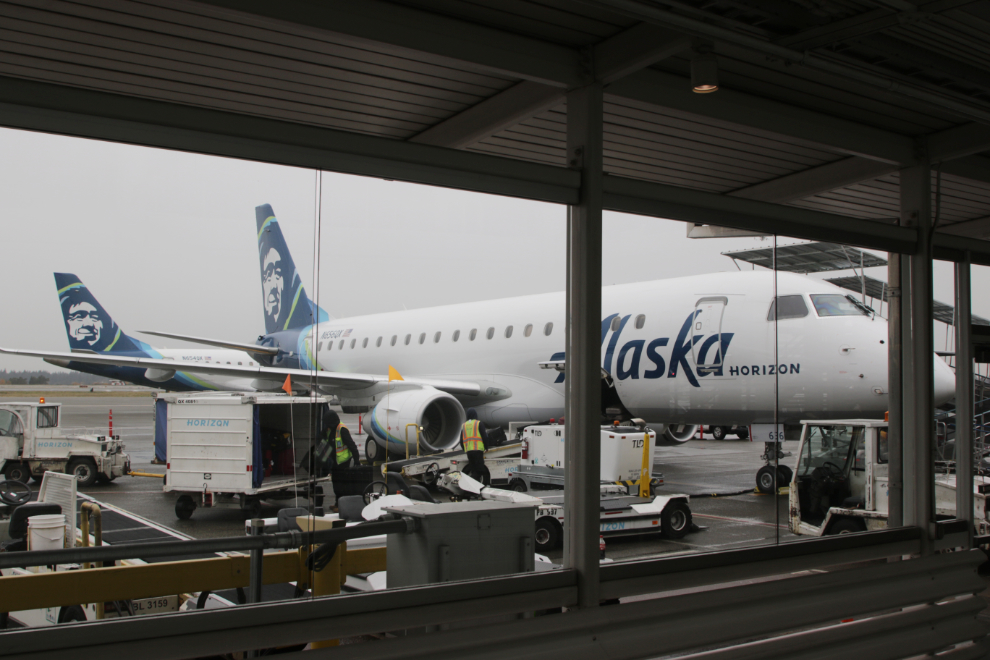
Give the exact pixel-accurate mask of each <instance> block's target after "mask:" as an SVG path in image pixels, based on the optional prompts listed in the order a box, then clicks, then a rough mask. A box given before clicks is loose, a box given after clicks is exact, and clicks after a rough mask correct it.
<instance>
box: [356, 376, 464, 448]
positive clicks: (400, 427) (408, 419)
mask: <svg viewBox="0 0 990 660" xmlns="http://www.w3.org/2000/svg"><path fill="white" fill-rule="evenodd" d="M369 417H370V419H369V421H368V422H367V427H366V428H367V429H368V433H370V434H371V435H373V436H374V437H375V438H377V439H378V441H379V443H380V444H382V445H384V446H385V447H387V448H388V450H389V451H391V452H392V453H396V454H403V455H404V454H405V453H406V425H407V424H415V425H417V426H419V427H421V428H422V429H423V430H422V431H421V432H420V435H419V446H420V452H426V453H433V452H438V451H446V450H447V449H451V448H452V447H453V446H454V445H456V444H457V443H458V442H459V441H460V439H461V427H462V426H464V422H465V420H466V419H467V415H465V414H464V407H463V406H462V405H461V404H460V402H459V401H458V400H457V399H455V398H454V397H452V396H451V395H449V394H447V393H445V392H441V391H440V390H437V389H434V388H432V387H422V388H418V389H409V390H400V391H399V392H393V393H392V394H391V395H389V396H386V397H385V398H383V399H382V401H381V403H379V404H378V405H376V406H375V407H374V409H372V411H371V414H370V415H369ZM415 454H416V430H415V429H414V428H413V427H411V426H410V427H409V455H410V456H414V455H415Z"/></svg>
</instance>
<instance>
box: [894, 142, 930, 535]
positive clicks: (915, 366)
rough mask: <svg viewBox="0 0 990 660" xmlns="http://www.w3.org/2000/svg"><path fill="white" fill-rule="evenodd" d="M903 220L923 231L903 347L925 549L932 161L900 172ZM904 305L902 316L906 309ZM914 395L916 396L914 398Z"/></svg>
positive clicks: (918, 521) (908, 464)
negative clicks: (908, 327)
mask: <svg viewBox="0 0 990 660" xmlns="http://www.w3.org/2000/svg"><path fill="white" fill-rule="evenodd" d="M900 179H901V185H900V189H901V222H902V223H903V224H905V225H907V226H911V227H916V228H917V230H918V244H917V249H916V250H915V252H914V254H912V255H910V256H909V257H908V258H907V259H906V260H902V264H901V266H902V271H903V270H904V268H903V266H904V263H903V261H907V262H908V264H909V272H908V273H904V272H902V274H901V281H902V283H903V282H904V281H905V277H904V276H905V274H906V275H907V278H906V279H907V282H908V283H909V285H910V288H909V294H908V295H906V296H904V295H902V300H904V299H905V298H908V297H909V298H910V307H911V311H910V319H911V330H910V340H909V339H908V335H907V334H906V333H904V332H903V326H902V336H901V340H902V345H903V347H904V351H903V353H902V355H903V356H904V360H905V362H904V363H903V364H902V367H907V366H908V365H907V360H910V362H911V365H910V371H908V369H907V368H904V369H903V376H904V379H903V381H902V382H903V383H904V384H905V387H904V393H905V394H906V395H908V396H905V397H904V408H903V411H904V420H903V421H904V423H903V437H904V445H903V447H904V463H903V470H904V523H905V524H906V525H912V526H916V527H921V528H922V529H924V530H925V531H926V534H925V535H924V537H923V538H924V545H923V548H924V552H925V554H928V553H930V552H931V537H932V536H933V532H934V522H935V497H934V495H935V492H934V471H933V470H934V463H933V456H932V450H933V447H934V435H935V434H934V426H935V421H934V420H935V401H934V388H933V377H934V354H935V345H934V340H933V337H932V242H931V227H932V213H931V168H930V166H929V164H928V162H927V159H922V162H921V164H919V165H915V166H913V167H909V168H906V169H903V170H901V172H900ZM904 311H905V310H903V309H902V317H903V312H904ZM912 395H913V396H912Z"/></svg>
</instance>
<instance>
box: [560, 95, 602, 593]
mask: <svg viewBox="0 0 990 660" xmlns="http://www.w3.org/2000/svg"><path fill="white" fill-rule="evenodd" d="M567 164H568V166H569V167H571V168H573V169H578V170H580V171H581V201H580V203H578V204H576V205H572V206H570V207H568V214H567V331H566V332H567V336H566V346H565V351H566V353H565V355H566V365H565V366H566V372H565V373H566V375H567V376H566V381H565V382H566V385H565V392H566V394H565V396H566V404H565V407H566V410H567V416H566V420H565V422H566V434H567V442H566V445H565V459H566V469H567V471H566V473H565V478H566V488H565V491H564V506H565V507H566V516H567V524H566V525H565V526H564V533H565V538H564V566H565V567H566V568H572V569H574V570H576V571H577V574H578V605H579V607H582V608H585V607H597V605H598V600H599V598H598V594H599V584H598V558H599V551H598V529H599V521H598V518H599V515H598V506H599V502H598V500H599V488H598V485H599V480H600V473H601V469H600V466H599V464H600V462H601V456H600V451H601V450H600V445H601V431H600V429H599V424H600V423H601V318H602V313H601V311H602V86H601V84H593V85H588V86H587V87H582V88H580V89H576V90H574V91H572V92H569V93H568V94H567Z"/></svg>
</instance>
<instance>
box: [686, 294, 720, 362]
mask: <svg viewBox="0 0 990 660" xmlns="http://www.w3.org/2000/svg"><path fill="white" fill-rule="evenodd" d="M727 304H729V299H728V298H726V297H725V296H706V297H704V298H701V299H700V300H698V302H697V303H695V306H694V307H695V316H694V327H693V328H692V329H691V334H692V335H693V337H698V340H697V341H694V340H693V337H692V342H691V358H692V359H693V360H694V364H695V366H696V367H697V368H698V369H699V370H700V369H718V368H719V367H721V366H722V317H723V316H724V314H725V306H726V305H727Z"/></svg>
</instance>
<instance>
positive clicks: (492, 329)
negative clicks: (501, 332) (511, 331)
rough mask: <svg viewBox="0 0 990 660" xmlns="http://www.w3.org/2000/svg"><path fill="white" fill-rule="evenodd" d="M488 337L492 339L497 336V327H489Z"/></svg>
mask: <svg viewBox="0 0 990 660" xmlns="http://www.w3.org/2000/svg"><path fill="white" fill-rule="evenodd" d="M485 336H486V337H488V338H489V339H491V338H492V337H494V336H495V328H488V332H487V333H486V334H485Z"/></svg>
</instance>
